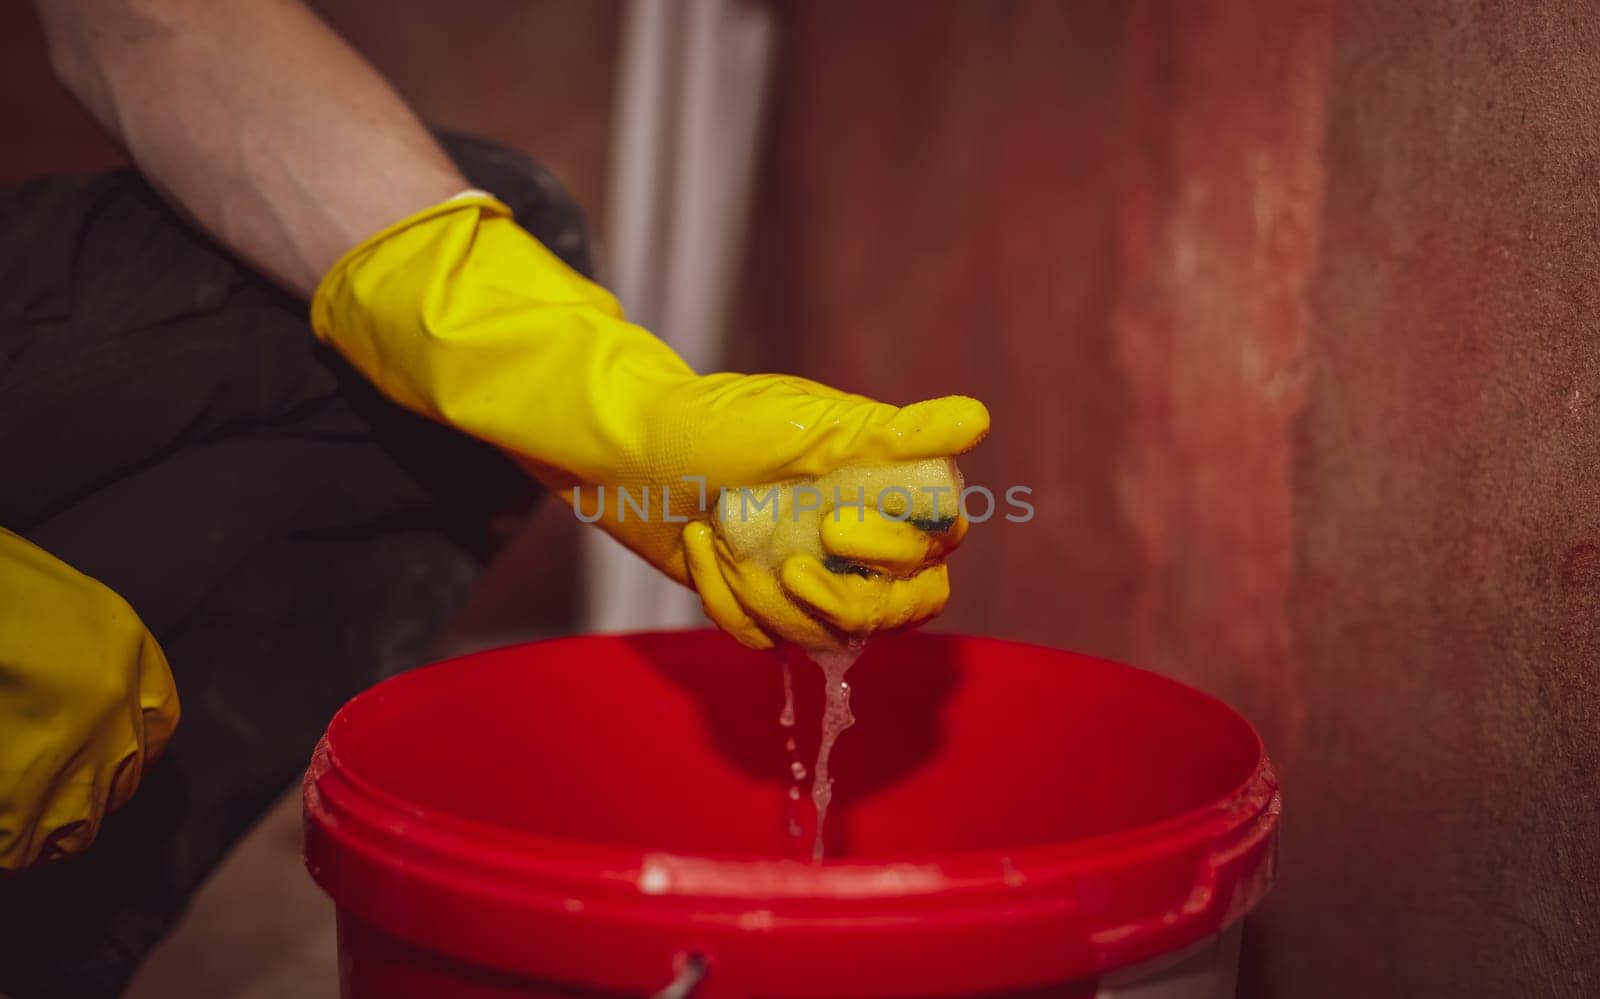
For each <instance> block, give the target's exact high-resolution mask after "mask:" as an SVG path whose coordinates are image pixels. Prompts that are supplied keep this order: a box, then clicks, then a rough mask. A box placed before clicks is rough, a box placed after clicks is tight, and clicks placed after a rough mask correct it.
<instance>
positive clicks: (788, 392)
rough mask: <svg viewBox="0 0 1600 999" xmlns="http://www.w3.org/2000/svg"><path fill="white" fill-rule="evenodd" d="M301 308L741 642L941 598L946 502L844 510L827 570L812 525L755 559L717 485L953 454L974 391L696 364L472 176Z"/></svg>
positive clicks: (374, 375) (911, 612)
mask: <svg viewBox="0 0 1600 999" xmlns="http://www.w3.org/2000/svg"><path fill="white" fill-rule="evenodd" d="M311 315H312V325H313V327H314V328H315V329H316V331H317V334H318V335H319V336H320V337H322V338H323V339H324V340H326V341H328V342H329V343H331V344H333V345H334V346H335V347H336V348H337V349H338V350H340V351H341V352H342V353H343V354H344V355H345V357H346V358H348V359H349V360H350V362H351V363H352V364H354V365H355V367H356V368H357V369H359V370H360V371H362V372H363V373H364V374H365V375H366V376H367V377H368V378H369V379H371V380H372V381H373V383H374V384H376V385H377V386H378V387H379V388H380V389H382V390H383V391H384V392H385V393H386V394H387V395H389V397H390V398H392V399H394V400H395V401H396V402H399V403H400V404H402V405H404V406H407V407H409V408H411V409H413V410H416V411H418V412H421V413H424V414H427V415H429V416H432V417H434V418H436V419H438V420H441V421H443V422H445V423H448V424H451V425H452V426H455V427H456V428H458V429H460V430H462V431H464V432H466V433H468V434H471V435H473V436H475V437H478V438H481V439H483V440H485V441H489V442H490V443H493V444H495V445H497V446H499V447H501V448H502V449H504V450H505V451H507V452H508V453H510V454H512V455H513V456H515V457H517V458H518V459H520V460H521V461H522V462H523V463H524V464H525V465H526V466H527V467H528V469H529V471H530V472H532V474H534V475H535V476H536V477H537V478H538V479H540V480H541V481H542V482H544V483H545V484H546V485H547V486H549V487H551V488H552V489H554V490H555V491H557V492H559V493H561V494H562V495H563V496H564V497H566V498H567V500H568V502H570V503H575V505H576V506H577V509H578V512H579V514H580V516H584V517H585V519H588V518H590V517H597V519H596V521H595V522H596V523H597V524H598V526H600V527H602V528H604V529H605V530H606V531H608V532H609V533H611V534H612V535H613V536H615V537H617V538H618V539H619V540H621V541H622V542H623V543H624V544H626V545H627V546H628V547H629V548H631V549H633V550H634V551H635V552H637V553H638V554H640V555H641V556H643V557H644V558H645V559H647V560H648V561H649V562H650V563H651V564H653V565H655V566H656V567H657V568H659V569H660V570H661V571H662V572H665V573H666V574H667V575H669V576H671V577H672V578H674V579H676V580H678V581H679V582H682V583H685V584H687V585H690V586H693V587H695V589H696V590H697V591H698V592H699V594H700V596H701V600H702V602H703V604H704V605H705V608H706V611H707V613H708V614H709V616H710V617H711V618H712V620H714V621H716V622H717V623H718V624H719V625H720V626H722V627H723V628H724V629H726V630H728V631H729V632H730V633H732V634H733V635H734V636H735V637H737V638H739V639H740V640H741V641H743V642H745V643H746V644H748V645H752V646H755V647H768V646H770V645H772V644H773V641H774V639H776V638H785V639H789V640H792V641H795V642H798V643H799V644H801V645H804V646H806V647H809V648H824V647H831V646H836V645H838V644H841V643H842V642H843V641H845V640H846V639H847V638H849V637H851V636H857V635H862V634H867V633H870V632H872V631H877V630H883V629H886V628H897V627H905V626H908V625H911V624H915V623H917V622H919V621H922V620H926V619H927V618H928V617H931V616H932V615H933V614H936V613H938V611H939V610H941V609H942V608H943V606H944V602H945V600H946V599H947V597H948V593H949V582H948V576H947V575H946V573H945V571H944V565H943V556H944V555H945V554H946V553H948V551H949V550H950V549H951V548H953V547H954V545H955V544H956V543H958V542H959V540H960V536H961V533H962V532H963V530H964V526H965V525H964V524H960V523H959V518H954V517H952V516H950V514H949V512H948V511H947V512H946V513H943V514H941V515H940V516H936V517H928V518H922V517H918V518H916V519H917V522H918V523H919V524H922V525H923V527H925V528H930V529H931V530H918V529H917V528H915V527H911V526H909V523H885V522H884V520H883V518H878V519H876V520H868V519H866V518H861V519H860V520H861V522H860V523H859V524H857V525H852V528H851V529H850V530H849V531H847V532H843V533H848V534H849V538H848V539H845V538H843V537H842V536H840V537H835V538H834V543H836V544H838V545H841V546H842V547H841V550H840V551H839V552H837V553H835V554H837V555H839V556H840V558H842V559H845V560H847V561H848V563H849V564H848V565H845V564H844V563H833V565H834V568H835V569H839V568H847V569H848V570H849V571H847V572H838V571H829V570H828V569H827V565H828V563H827V562H826V558H825V556H826V555H827V554H828V553H829V552H830V549H828V547H827V544H828V539H827V538H823V539H822V540H821V541H819V543H818V544H817V545H809V546H807V545H802V546H799V547H797V548H795V549H794V550H792V551H787V552H772V551H768V552H764V553H762V557H759V558H758V557H755V553H752V552H751V551H749V550H746V549H743V548H741V547H739V546H737V545H729V544H728V542H727V539H726V538H724V537H721V536H719V534H718V531H717V528H716V522H717V521H718V519H719V518H718V516H717V514H718V510H717V508H718V501H717V498H718V496H719V491H720V490H721V489H724V488H734V489H736V488H738V487H745V486H761V487H764V486H766V485H768V484H774V483H785V484H794V483H799V482H805V481H809V480H813V479H817V478H818V477H821V476H828V475H834V474H844V475H846V476H847V477H848V475H847V473H844V472H841V470H842V469H847V468H850V467H862V468H868V467H874V468H879V469H881V468H882V467H883V466H894V465H904V464H908V463H916V462H921V461H924V460H926V459H944V458H949V457H950V456H954V455H958V454H961V453H964V452H965V451H967V450H969V449H971V448H972V447H974V446H975V445H976V444H977V443H978V442H979V441H980V440H981V439H982V438H983V436H984V434H985V433H987V432H988V427H989V416H988V412H987V410H985V409H984V407H983V405H982V404H981V403H979V402H977V401H976V400H973V399H968V398H964V397H959V396H951V397H946V398H942V399H934V400H930V401H927V402H921V403H917V404H915V405H911V406H907V407H904V408H897V407H894V406H889V405H885V404H883V403H878V402H874V401H872V400H870V399H866V398H863V397H861V396H855V395H847V394H845V393H842V392H838V391H835V390H834V389H831V388H828V387H826V386H824V385H819V384H817V383H815V382H811V381H807V380H805V379H802V378H793V377H788V376H782V375H738V374H715V375H706V376H700V375H696V374H695V372H694V371H692V370H691V369H690V368H689V366H688V365H687V364H685V363H684V362H683V360H682V359H680V358H679V357H678V356H677V355H676V354H675V353H673V352H672V350H671V349H670V348H668V347H667V345H666V344H664V343H662V342H661V341H660V340H658V339H657V338H655V337H654V336H652V335H651V334H650V333H648V332H646V331H645V330H643V329H641V328H639V327H637V326H634V325H632V324H630V323H628V322H626V321H624V319H623V316H622V310H621V309H620V308H619V307H618V305H617V302H616V300H615V299H614V298H613V297H612V296H611V295H610V294H609V293H608V292H606V291H605V290H604V289H603V288H601V287H599V286H598V285H596V284H594V283H592V282H590V281H588V280H586V279H584V278H583V277H582V276H581V275H579V274H577V273H576V272H575V271H573V270H572V269H571V268H569V267H567V266H566V265H565V264H563V263H562V262H561V261H560V260H559V259H558V258H557V257H556V256H555V255H554V254H552V253H551V252H550V251H549V250H547V249H545V247H543V246H542V245H540V243H539V242H538V241H537V240H535V239H534V238H533V237H532V236H531V235H529V234H528V233H527V232H526V231H525V230H523V229H522V228H521V227H519V226H518V225H517V224H516V223H515V222H514V221H513V220H512V218H511V212H510V210H509V209H508V208H506V206H505V205H503V204H501V203H500V202H498V201H496V200H495V199H493V198H491V197H489V196H487V195H481V194H472V195H468V196H463V197H458V198H455V199H452V200H450V201H448V202H445V203H444V204H441V205H438V206H435V207H433V208H431V209H428V210H426V211H423V212H420V213H418V214H417V215H415V216H413V217H411V218H409V219H406V220H405V221H403V222H400V223H399V224H397V225H395V226H392V227H390V228H389V229H387V230H385V231H383V232H381V233H379V234H377V235H376V236H374V237H372V238H371V239H368V240H367V241H366V242H364V243H362V244H361V245H360V246H357V247H356V248H355V249H353V250H351V251H350V253H348V254H347V255H346V256H345V257H344V258H343V259H342V260H340V261H339V262H338V263H337V264H336V265H335V266H334V267H333V268H332V270H330V271H329V272H328V274H327V275H326V276H325V277H324V278H323V280H322V282H321V284H320V285H319V287H318V288H317V291H316V294H315V295H314V297H313V299H312V309H311ZM947 465H948V463H947ZM951 473H952V474H953V468H952V469H951ZM601 487H604V492H605V495H604V500H603V501H602V499H601ZM623 489H625V490H627V491H628V494H629V496H630V497H631V499H632V500H633V502H634V505H633V506H631V507H630V506H629V505H628V504H627V503H626V502H624V501H623V496H622V495H621V494H620V492H619V490H623ZM847 495H852V496H853V495H854V493H853V491H849V490H847ZM646 497H648V499H646ZM830 498H831V494H830ZM868 499H869V501H872V500H875V496H869V497H868ZM641 501H643V503H641ZM663 506H665V507H666V508H665V509H663ZM946 506H947V507H951V508H953V497H952V498H949V499H947V500H946ZM597 515H598V516H597ZM852 517H854V514H851V513H847V514H846V515H845V517H844V518H841V523H842V522H843V521H844V520H845V519H850V518H852ZM908 531H912V532H916V533H917V534H925V535H930V537H929V538H928V539H926V540H924V541H921V542H919V541H917V540H915V539H914V538H912V537H909V536H908V534H907V532H908ZM935 535H936V536H937V538H936V539H935V538H933V537H931V536H935ZM915 551H920V553H921V554H920V556H919V557H916V558H912V557H911V555H912V553H913V552H915ZM819 555H820V556H823V558H821V559H819V557H818V556H819ZM791 559H799V561H795V562H794V563H793V566H792V567H790V565H789V563H790V561H791ZM819 573H821V574H820V575H819ZM832 577H839V578H836V579H835V578H832Z"/></svg>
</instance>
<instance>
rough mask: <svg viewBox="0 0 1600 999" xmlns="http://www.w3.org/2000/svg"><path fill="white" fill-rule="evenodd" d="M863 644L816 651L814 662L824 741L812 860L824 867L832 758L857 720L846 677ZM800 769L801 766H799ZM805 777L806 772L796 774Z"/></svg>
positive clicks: (814, 797) (816, 771) (816, 774)
mask: <svg viewBox="0 0 1600 999" xmlns="http://www.w3.org/2000/svg"><path fill="white" fill-rule="evenodd" d="M863 644H864V643H863V642H860V641H852V642H851V643H850V644H849V645H846V646H845V647H844V648H842V649H823V650H813V651H811V652H810V653H809V655H810V656H811V659H812V661H813V662H815V663H816V664H817V665H818V666H821V667H822V677H823V684H824V686H823V698H824V700H823V709H822V741H821V743H820V744H819V745H818V747H817V765H816V766H815V767H814V768H813V769H812V776H811V803H812V804H813V805H815V806H816V809H817V834H816V839H815V840H814V841H813V843H812V846H811V859H812V860H813V861H815V862H817V863H821V861H822V857H823V852H824V849H823V837H822V833H823V828H824V826H825V825H826V824H827V820H828V806H829V805H830V804H831V803H832V802H833V777H832V776H831V775H830V774H829V773H828V758H829V756H830V755H832V753H833V744H834V742H836V741H837V740H838V738H839V735H840V733H842V732H843V731H844V730H845V729H847V728H849V727H850V726H851V725H854V724H855V722H856V717H855V715H854V714H852V713H851V712H850V684H849V683H847V682H845V678H844V675H845V674H846V673H848V672H849V671H850V667H851V666H854V665H855V663H856V660H857V659H859V658H860V657H861V649H862V646H863ZM797 765H798V764H797ZM796 776H797V777H803V768H802V770H800V771H796Z"/></svg>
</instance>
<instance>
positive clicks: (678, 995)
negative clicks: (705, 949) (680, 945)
mask: <svg viewBox="0 0 1600 999" xmlns="http://www.w3.org/2000/svg"><path fill="white" fill-rule="evenodd" d="M709 967H710V962H708V961H707V960H706V956H705V955H704V954H685V955H683V957H682V959H681V961H680V966H679V968H678V974H677V977H675V978H674V979H673V980H672V981H671V982H670V983H669V984H668V985H667V987H666V988H664V989H662V990H661V991H660V992H657V993H656V994H655V995H653V996H651V997H650V999H689V997H690V996H692V995H694V990H695V989H697V988H699V987H700V983H701V982H702V981H704V980H705V977H706V970H707V969H708V968H709Z"/></svg>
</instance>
